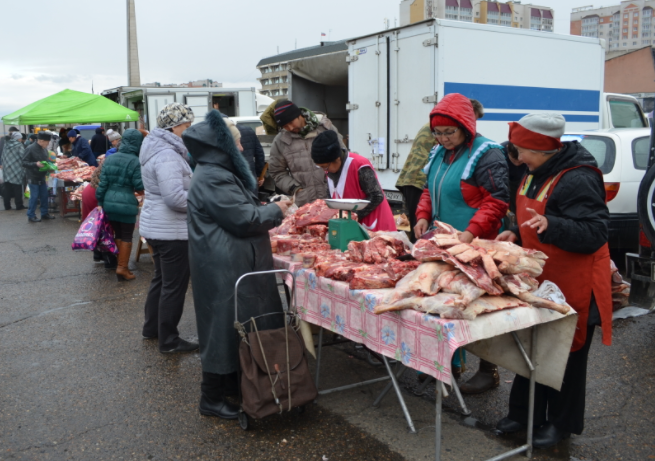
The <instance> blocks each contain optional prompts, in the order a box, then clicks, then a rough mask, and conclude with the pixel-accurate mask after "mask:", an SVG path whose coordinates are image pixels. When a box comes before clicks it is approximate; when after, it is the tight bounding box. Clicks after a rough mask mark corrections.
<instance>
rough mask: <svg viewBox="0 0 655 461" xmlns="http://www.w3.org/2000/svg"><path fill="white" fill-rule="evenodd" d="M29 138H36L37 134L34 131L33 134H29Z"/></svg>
mask: <svg viewBox="0 0 655 461" xmlns="http://www.w3.org/2000/svg"><path fill="white" fill-rule="evenodd" d="M28 138H30V139H36V135H35V134H34V133H32V134H31V135H29V136H28Z"/></svg>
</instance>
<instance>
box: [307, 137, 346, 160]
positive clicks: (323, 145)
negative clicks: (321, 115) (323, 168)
mask: <svg viewBox="0 0 655 461" xmlns="http://www.w3.org/2000/svg"><path fill="white" fill-rule="evenodd" d="M340 156H341V146H340V145H339V136H337V134H336V133H335V132H334V131H332V130H326V131H324V132H323V133H321V134H319V135H318V136H316V139H314V142H313V143H312V160H313V161H314V163H316V164H317V165H324V164H326V163H331V162H334V161H335V160H336V159H338V158H339V157H340Z"/></svg>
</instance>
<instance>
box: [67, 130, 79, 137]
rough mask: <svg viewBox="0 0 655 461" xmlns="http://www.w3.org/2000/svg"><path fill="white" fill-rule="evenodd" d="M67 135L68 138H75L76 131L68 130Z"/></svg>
mask: <svg viewBox="0 0 655 461" xmlns="http://www.w3.org/2000/svg"><path fill="white" fill-rule="evenodd" d="M68 137H69V138H77V131H76V130H75V129H73V130H70V131H69V132H68Z"/></svg>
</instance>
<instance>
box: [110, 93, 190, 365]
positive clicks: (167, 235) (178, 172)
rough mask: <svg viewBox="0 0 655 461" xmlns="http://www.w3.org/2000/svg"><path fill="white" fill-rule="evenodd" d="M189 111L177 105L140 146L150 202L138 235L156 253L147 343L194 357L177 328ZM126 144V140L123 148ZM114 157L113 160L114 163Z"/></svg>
mask: <svg viewBox="0 0 655 461" xmlns="http://www.w3.org/2000/svg"><path fill="white" fill-rule="evenodd" d="M193 118H194V117H193V111H192V110H191V108H190V107H189V106H185V105H183V104H180V103H172V104H168V105H167V106H165V107H164V108H163V109H162V110H161V112H159V115H158V116H157V128H155V129H154V130H152V131H151V132H150V135H149V136H148V137H147V138H146V139H145V141H144V142H143V145H142V146H141V155H140V156H139V161H140V162H141V174H142V176H143V185H144V186H145V191H146V195H145V200H144V202H143V208H142V210H141V217H140V220H139V232H140V233H141V235H142V236H143V237H145V238H146V240H147V241H148V244H149V245H150V246H151V248H152V253H153V260H154V263H155V273H154V276H153V279H152V282H151V283H150V290H149V291H148V297H147V298H146V305H145V322H144V324H143V337H144V338H146V339H156V338H158V340H159V351H160V352H162V353H177V352H192V351H194V350H196V349H198V344H197V343H193V342H189V341H186V340H184V339H182V338H180V334H179V331H178V329H177V325H178V324H179V323H180V318H182V312H183V310H184V297H185V295H186V291H187V288H188V286H189V245H188V231H187V193H188V190H189V185H190V184H191V175H192V173H191V167H190V166H189V164H188V163H187V161H186V154H187V148H186V147H185V146H184V143H183V142H182V133H183V132H184V130H186V129H187V128H189V127H190V126H191V123H193ZM124 143H125V137H123V140H122V142H121V146H122V145H123V144H124ZM115 155H118V154H114V155H112V156H110V157H109V159H111V158H112V157H114V156H115Z"/></svg>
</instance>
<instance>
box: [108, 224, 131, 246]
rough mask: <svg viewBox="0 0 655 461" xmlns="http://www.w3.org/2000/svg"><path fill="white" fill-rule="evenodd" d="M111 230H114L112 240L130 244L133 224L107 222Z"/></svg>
mask: <svg viewBox="0 0 655 461" xmlns="http://www.w3.org/2000/svg"><path fill="white" fill-rule="evenodd" d="M109 224H111V228H112V229H114V238H115V239H117V240H122V241H123V242H127V243H132V237H133V236H134V227H135V226H136V224H135V223H128V222H119V221H109Z"/></svg>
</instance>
